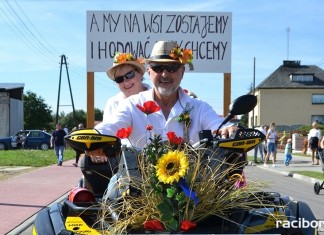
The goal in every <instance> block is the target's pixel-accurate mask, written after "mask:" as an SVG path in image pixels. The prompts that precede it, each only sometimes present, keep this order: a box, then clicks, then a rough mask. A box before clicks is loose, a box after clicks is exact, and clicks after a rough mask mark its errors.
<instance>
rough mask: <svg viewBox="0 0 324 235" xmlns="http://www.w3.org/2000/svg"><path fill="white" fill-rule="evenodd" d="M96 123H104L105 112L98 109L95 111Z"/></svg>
mask: <svg viewBox="0 0 324 235" xmlns="http://www.w3.org/2000/svg"><path fill="white" fill-rule="evenodd" d="M94 115H95V121H102V118H103V111H101V110H100V109H98V108H95V109H94Z"/></svg>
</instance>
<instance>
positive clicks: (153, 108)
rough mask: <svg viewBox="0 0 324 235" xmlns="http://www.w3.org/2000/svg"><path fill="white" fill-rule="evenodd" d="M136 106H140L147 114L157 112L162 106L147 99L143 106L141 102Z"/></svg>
mask: <svg viewBox="0 0 324 235" xmlns="http://www.w3.org/2000/svg"><path fill="white" fill-rule="evenodd" d="M136 107H137V108H139V109H140V110H141V111H142V112H143V113H145V114H146V115H149V114H151V113H155V112H157V111H159V110H160V109H161V108H160V106H158V105H157V104H156V103H155V102H154V101H146V102H145V103H144V104H143V106H140V105H139V104H137V105H136Z"/></svg>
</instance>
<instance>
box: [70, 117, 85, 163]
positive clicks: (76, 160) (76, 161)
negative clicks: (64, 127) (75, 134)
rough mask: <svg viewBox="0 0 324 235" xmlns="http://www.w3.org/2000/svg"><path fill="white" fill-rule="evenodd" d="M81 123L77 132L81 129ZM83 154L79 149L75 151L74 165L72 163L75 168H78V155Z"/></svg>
mask: <svg viewBox="0 0 324 235" xmlns="http://www.w3.org/2000/svg"><path fill="white" fill-rule="evenodd" d="M83 128H84V127H83V123H79V125H78V128H77V129H78V130H80V129H83ZM82 153H83V151H82V150H79V149H75V163H73V164H72V165H73V166H75V167H78V163H79V159H80V155H81V154H82Z"/></svg>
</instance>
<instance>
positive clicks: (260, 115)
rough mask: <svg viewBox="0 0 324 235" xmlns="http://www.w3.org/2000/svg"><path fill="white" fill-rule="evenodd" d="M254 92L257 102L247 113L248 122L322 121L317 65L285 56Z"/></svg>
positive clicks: (323, 93)
mask: <svg viewBox="0 0 324 235" xmlns="http://www.w3.org/2000/svg"><path fill="white" fill-rule="evenodd" d="M254 94H255V95H256V96H257V98H258V103H257V105H256V107H255V108H254V111H253V112H250V113H249V126H252V124H253V122H254V126H260V125H269V124H270V123H271V122H274V123H276V126H289V127H295V126H300V125H311V123H312V122H313V121H318V122H319V123H322V124H324V70H323V69H321V68H319V67H318V66H315V65H301V63H300V61H291V60H285V61H283V64H282V65H281V66H280V67H279V68H278V69H277V70H275V71H274V72H273V73H272V74H270V75H269V76H268V77H267V78H266V79H265V80H264V81H263V82H261V83H260V84H259V85H258V86H257V87H256V88H255V93H254Z"/></svg>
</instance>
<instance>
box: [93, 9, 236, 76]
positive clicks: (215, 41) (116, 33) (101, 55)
mask: <svg viewBox="0 0 324 235" xmlns="http://www.w3.org/2000/svg"><path fill="white" fill-rule="evenodd" d="M160 40H173V41H176V42H177V43H178V44H179V46H180V47H181V48H188V49H192V50H193V56H194V59H193V65H194V71H193V72H199V73H202V72H204V73H206V72H207V73H230V72H231V49H232V45H231V43H232V41H231V40H232V13H228V12H145V11H143V12H132V11H129V12H117V11H87V71H88V72H104V71H106V70H107V68H109V67H110V66H111V65H112V63H113V60H112V58H113V57H114V54H115V52H116V51H118V52H131V53H132V54H133V55H135V56H137V57H144V58H148V57H150V53H151V51H152V48H153V45H154V43H155V42H156V41H160ZM187 71H189V69H187Z"/></svg>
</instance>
